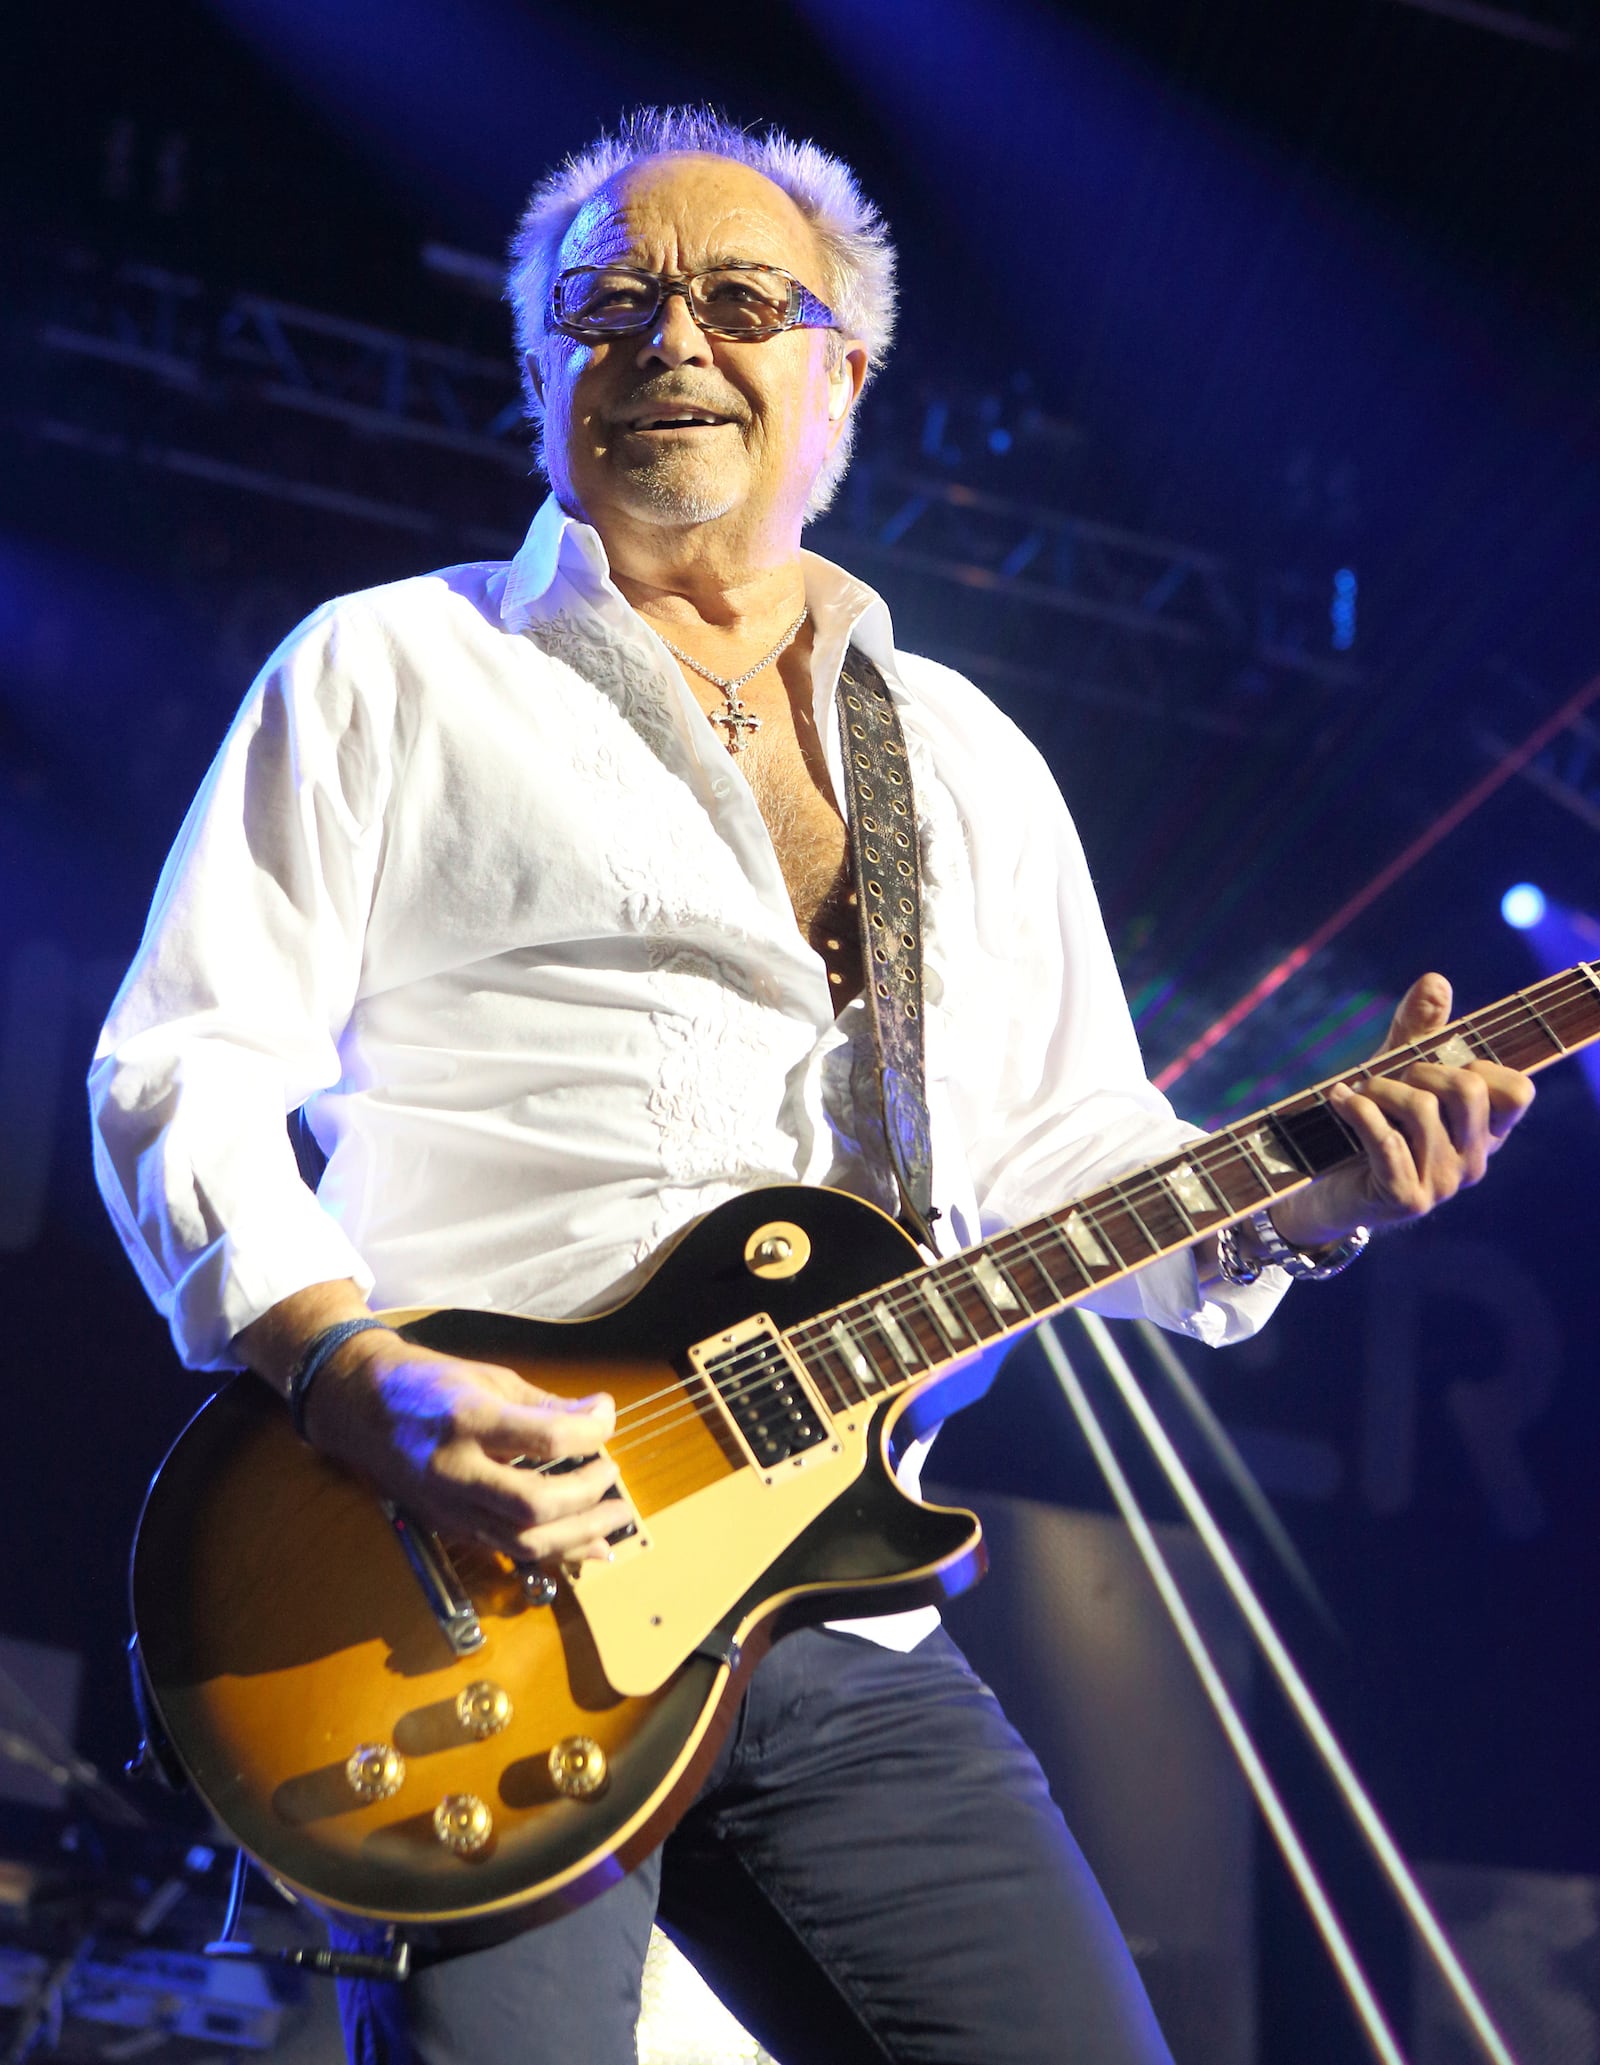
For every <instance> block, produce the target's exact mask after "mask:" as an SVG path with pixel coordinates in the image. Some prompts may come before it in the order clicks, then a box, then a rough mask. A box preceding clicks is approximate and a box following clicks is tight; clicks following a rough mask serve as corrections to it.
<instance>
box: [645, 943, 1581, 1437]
mask: <svg viewBox="0 0 1600 2065" xmlns="http://www.w3.org/2000/svg"><path fill="white" fill-rule="evenodd" d="M1582 987H1583V989H1584V990H1585V992H1587V993H1589V994H1592V993H1593V992H1592V988H1591V986H1589V985H1588V984H1583V985H1582ZM1569 1000H1570V999H1569ZM1543 1001H1545V1002H1546V1003H1549V1004H1551V1005H1552V1007H1554V1008H1559V1007H1558V1006H1557V1005H1556V1000H1555V999H1553V998H1546V999H1544V1000H1543ZM1519 1006H1521V1000H1520V999H1511V1000H1508V1001H1507V1004H1506V1005H1505V1006H1492V1007H1490V1009H1489V1012H1487V1013H1486V1014H1485V1016H1484V1019H1483V1021H1481V1022H1479V1021H1472V1022H1471V1023H1472V1029H1473V1030H1474V1031H1476V1032H1479V1033H1480V1034H1487V1033H1488V1032H1489V1031H1490V1030H1492V1029H1493V1026H1492V1021H1493V1019H1494V1018H1495V1017H1499V1018H1502V1019H1504V1018H1507V1017H1508V1015H1509V1014H1510V1013H1511V1012H1513V1011H1514V1010H1516V1009H1518V1008H1519ZM1524 1015H1526V1012H1525V1009H1524ZM1436 1041H1437V1035H1436V1036H1435V1043H1436ZM1426 1051H1427V1047H1426V1045H1425V1044H1424V1043H1421V1042H1418V1043H1415V1044H1414V1046H1413V1047H1412V1048H1410V1049H1404V1048H1403V1049H1400V1050H1398V1053H1397V1054H1396V1056H1395V1057H1394V1058H1395V1060H1397V1061H1398V1062H1399V1064H1400V1065H1401V1066H1409V1065H1410V1059H1411V1058H1415V1057H1418V1056H1420V1054H1422V1053H1425V1052H1426ZM1550 1058H1551V1059H1554V1058H1555V1057H1554V1056H1552V1057H1550ZM1357 1073H1360V1072H1357ZM1344 1079H1345V1078H1335V1079H1334V1080H1344ZM1302 1094H1304V1093H1302ZM1191 1159H1192V1160H1194V1161H1197V1162H1199V1163H1201V1164H1202V1165H1203V1166H1204V1167H1206V1172H1207V1173H1210V1172H1211V1171H1212V1170H1220V1169H1221V1168H1222V1167H1223V1166H1224V1165H1225V1164H1226V1163H1227V1162H1228V1161H1230V1160H1232V1161H1234V1162H1236V1163H1238V1164H1240V1165H1243V1166H1249V1164H1250V1157H1249V1155H1248V1153H1247V1152H1246V1151H1242V1150H1241V1149H1239V1148H1238V1147H1236V1146H1235V1144H1234V1143H1233V1142H1232V1141H1229V1140H1226V1139H1224V1138H1222V1137H1221V1136H1216V1135H1213V1136H1212V1137H1211V1138H1210V1139H1209V1140H1196V1141H1195V1142H1194V1144H1193V1148H1192V1150H1191ZM1207 1165H1208V1166H1207ZM1258 1180H1259V1179H1258ZM1215 1187H1216V1188H1217V1190H1218V1192H1219V1194H1223V1193H1222V1192H1221V1186H1220V1185H1217V1186H1215ZM1278 1195H1282V1192H1281V1191H1278V1190H1274V1189H1272V1188H1270V1187H1269V1188H1268V1190H1267V1193H1266V1197H1267V1199H1270V1198H1272V1197H1274V1196H1278ZM1156 1197H1160V1198H1161V1199H1162V1200H1163V1202H1165V1203H1167V1204H1168V1205H1169V1206H1170V1203H1171V1193H1170V1185H1169V1184H1168V1183H1167V1181H1166V1180H1165V1179H1164V1178H1161V1179H1158V1180H1156V1181H1154V1182H1151V1183H1149V1184H1146V1185H1145V1186H1144V1187H1143V1188H1136V1189H1133V1190H1131V1191H1124V1192H1123V1193H1122V1196H1121V1197H1120V1198H1116V1199H1113V1201H1112V1203H1113V1207H1115V1206H1116V1205H1117V1204H1122V1205H1124V1206H1125V1207H1131V1208H1132V1209H1133V1210H1135V1211H1137V1207H1138V1205H1139V1204H1141V1203H1149V1202H1150V1201H1151V1200H1152V1199H1153V1198H1156ZM1264 1201H1266V1200H1264ZM1072 1209H1074V1207H1073V1206H1070V1205H1069V1206H1067V1207H1064V1208H1063V1210H1064V1211H1067V1212H1070V1211H1071V1210H1072ZM1077 1209H1082V1204H1081V1203H1080V1205H1079V1206H1078V1207H1077ZM1101 1209H1102V1211H1105V1209H1106V1208H1104V1207H1102V1208H1101ZM1229 1209H1230V1210H1231V1209H1232V1207H1231V1206H1229ZM1186 1216H1187V1215H1186ZM1209 1216H1213V1217H1215V1218H1216V1219H1218V1220H1220V1219H1221V1218H1222V1217H1223V1212H1222V1210H1221V1209H1220V1208H1213V1212H1212V1213H1211V1214H1210V1215H1209ZM1053 1217H1054V1215H1052V1218H1053ZM1190 1224H1191V1227H1192V1230H1193V1233H1194V1237H1195V1238H1197V1239H1199V1238H1203V1237H1204V1234H1205V1232H1206V1231H1207V1230H1208V1229H1207V1228H1206V1227H1205V1226H1204V1225H1198V1224H1195V1223H1194V1222H1193V1220H1192V1219H1191V1221H1190ZM1068 1239H1069V1237H1068V1236H1067V1235H1066V1234H1065V1233H1064V1232H1063V1231H1062V1230H1061V1229H1060V1228H1059V1227H1055V1226H1053V1225H1052V1226H1051V1228H1050V1230H1049V1231H1045V1230H1044V1228H1043V1227H1040V1228H1039V1229H1038V1230H1033V1229H1029V1228H1012V1229H1009V1230H1008V1231H1007V1232H1006V1233H1004V1234H1001V1235H999V1236H997V1237H996V1238H995V1239H994V1240H993V1241H992V1242H990V1243H989V1244H988V1250H989V1252H990V1253H991V1254H993V1255H995V1256H996V1257H997V1258H998V1259H1000V1260H1001V1261H1004V1260H1006V1259H1007V1256H1006V1251H1007V1250H1014V1251H1016V1252H1017V1255H1018V1258H1019V1259H1022V1260H1025V1261H1027V1262H1029V1263H1031V1264H1032V1266H1033V1267H1034V1268H1035V1269H1036V1270H1037V1272H1038V1274H1039V1276H1040V1277H1041V1279H1042V1280H1043V1281H1044V1283H1045V1284H1046V1285H1047V1286H1048V1287H1049V1290H1050V1292H1051V1304H1052V1306H1053V1307H1054V1309H1059V1305H1058V1304H1057V1302H1056V1301H1068V1300H1071V1299H1073V1298H1077V1297H1081V1296H1083V1295H1085V1294H1086V1293H1087V1292H1089V1291H1090V1290H1092V1289H1094V1288H1095V1287H1096V1286H1097V1284H1099V1283H1101V1282H1103V1281H1105V1280H1106V1278H1104V1277H1096V1276H1095V1275H1093V1273H1092V1272H1088V1271H1086V1270H1083V1269H1080V1265H1079V1264H1078V1263H1077V1262H1072V1266H1073V1268H1074V1269H1079V1270H1080V1273H1081V1274H1083V1275H1084V1280H1083V1281H1081V1282H1078V1283H1074V1284H1072V1285H1071V1287H1070V1288H1068V1289H1063V1288H1062V1285H1061V1284H1060V1282H1059V1281H1058V1280H1057V1272H1058V1271H1059V1269H1060V1265H1061V1263H1062V1262H1063V1261H1072V1256H1071V1253H1070V1249H1069V1247H1068V1246H1067V1243H1068ZM1186 1244H1187V1242H1186V1241H1185V1240H1180V1241H1179V1242H1176V1243H1173V1244H1171V1245H1172V1247H1181V1246H1184V1245H1186ZM1113 1245H1114V1246H1115V1245H1116V1243H1113ZM1163 1252H1170V1249H1164V1248H1162V1247H1160V1246H1157V1247H1154V1248H1152V1251H1151V1253H1150V1254H1148V1255H1144V1256H1140V1257H1138V1258H1137V1261H1132V1262H1130V1261H1127V1260H1122V1261H1119V1263H1118V1264H1116V1265H1113V1266H1114V1267H1115V1268H1117V1269H1121V1268H1129V1267H1138V1266H1141V1265H1142V1264H1143V1263H1145V1262H1149V1261H1153V1260H1155V1259H1156V1257H1157V1255H1159V1254H1161V1253H1163ZM1047 1256H1049V1257H1052V1258H1053V1259H1054V1261H1055V1264H1056V1269H1055V1270H1054V1271H1053V1270H1052V1268H1051V1267H1050V1266H1049V1260H1047ZM948 1260H949V1262H950V1263H951V1264H952V1265H954V1271H955V1273H957V1274H959V1273H960V1267H961V1263H962V1261H963V1257H961V1256H953V1257H950V1258H948ZM935 1266H937V1265H935ZM915 1274H916V1284H917V1285H920V1284H921V1282H923V1281H924V1280H925V1276H924V1273H923V1272H921V1271H918V1272H916V1273H915ZM971 1287H972V1286H971V1285H970V1284H969V1285H968V1286H967V1288H969V1289H970V1288H971ZM868 1301H870V1308H869V1310H868V1311H867V1312H866V1313H864V1314H862V1313H859V1312H858V1313H857V1315H856V1316H857V1318H858V1319H861V1318H866V1319H868V1320H870V1319H872V1318H873V1317H875V1309H876V1307H877V1306H878V1305H880V1304H884V1303H887V1304H889V1306H890V1308H891V1316H892V1317H893V1318H895V1319H897V1320H900V1321H904V1320H905V1319H906V1318H907V1317H914V1318H916V1319H918V1320H920V1321H922V1322H923V1323H924V1324H926V1317H925V1314H924V1313H923V1311H922V1309H921V1306H920V1301H919V1297H918V1290H917V1287H916V1285H908V1284H906V1283H905V1281H904V1280H902V1283H901V1284H899V1285H896V1284H895V1283H894V1282H893V1280H891V1282H890V1283H889V1284H886V1285H881V1286H878V1287H876V1288H875V1289H874V1290H871V1291H867V1292H864V1293H861V1294H860V1295H859V1297H858V1298H857V1299H852V1300H848V1301H846V1302H845V1303H844V1304H843V1305H841V1306H839V1307H836V1308H832V1309H831V1311H830V1313H829V1314H828V1315H825V1316H814V1317H813V1318H812V1319H810V1320H806V1321H802V1322H801V1323H800V1325H799V1326H797V1327H795V1328H793V1329H791V1330H789V1333H788V1336H787V1338H788V1339H790V1340H791V1341H794V1342H800V1341H802V1339H803V1341H804V1345H805V1346H806V1347H809V1348H812V1349H814V1350H820V1351H821V1352H822V1353H823V1354H826V1353H828V1352H830V1345H829V1343H828V1340H827V1337H826V1333H825V1332H824V1331H823V1329H824V1327H825V1326H831V1324H832V1322H833V1320H834V1318H835V1317H836V1316H837V1315H839V1314H848V1313H849V1311H850V1308H851V1306H852V1305H857V1306H859V1305H866V1304H868ZM1024 1312H1025V1315H1026V1320H1027V1321H1036V1320H1037V1319H1038V1318H1040V1317H1042V1316H1043V1314H1042V1313H1041V1312H1037V1311H1034V1310H1032V1308H1031V1303H1030V1302H1029V1301H1027V1300H1026V1299H1025V1298H1024ZM961 1316H962V1318H963V1319H964V1320H965V1322H966V1325H967V1329H968V1332H969V1333H971V1334H972V1336H973V1339H972V1343H971V1346H972V1347H973V1348H979V1347H982V1346H984V1345H987V1344H988V1343H990V1342H992V1341H995V1340H998V1339H999V1338H1001V1337H1002V1335H1003V1334H1004V1332H1006V1331H1008V1330H1010V1329H1008V1328H1007V1327H1006V1326H1005V1325H1004V1324H1002V1325H1001V1327H1000V1328H998V1329H997V1330H996V1331H995V1332H993V1333H989V1334H984V1333H980V1332H979V1331H978V1330H977V1328H976V1327H975V1326H974V1325H973V1323H972V1320H971V1317H970V1314H968V1313H966V1312H962V1315H961ZM917 1346H918V1353H919V1355H921V1356H922V1358H923V1360H924V1361H926V1360H927V1359H928V1358H927V1353H926V1350H924V1349H922V1347H921V1345H920V1343H918V1344H917ZM769 1347H770V1343H769V1342H768V1341H767V1339H766V1338H765V1337H763V1339H762V1340H760V1341H758V1342H757V1343H754V1344H752V1348H751V1350H750V1351H748V1355H747V1358H746V1360H745V1362H744V1363H743V1365H742V1366H741V1363H740V1360H739V1358H737V1357H735V1358H733V1359H730V1361H729V1362H728V1363H727V1364H725V1365H724V1366H723V1367H722V1368H721V1369H720V1370H719V1371H718V1372H717V1380H718V1381H717V1389H718V1391H719V1392H720V1393H721V1394H722V1396H723V1397H724V1398H727V1399H730V1400H737V1399H739V1398H741V1397H742V1396H744V1395H745V1392H746V1390H747V1389H748V1388H749V1387H741V1386H740V1385H739V1383H738V1381H737V1380H738V1379H739V1378H740V1377H741V1376H743V1375H744V1374H746V1373H747V1372H750V1373H752V1374H753V1375H754V1376H755V1378H756V1380H757V1381H759V1379H760V1378H761V1377H762V1376H765V1375H766V1374H767V1373H768V1372H767V1369H766V1368H765V1367H763V1368H761V1369H759V1370H757V1369H755V1368H754V1364H753V1363H752V1361H751V1360H750V1359H749V1358H750V1357H755V1358H764V1357H766V1355H767V1352H768V1349H769ZM833 1352H837V1351H833ZM960 1352H961V1353H965V1352H966V1351H965V1350H962V1351H960ZM950 1359H955V1358H951V1357H946V1356H944V1355H943V1354H942V1353H941V1354H940V1355H938V1356H937V1357H936V1358H935V1366H936V1364H937V1362H939V1361H944V1360H950ZM852 1374H853V1375H858V1374H859V1373H858V1372H855V1371H853V1370H852ZM912 1374H913V1375H918V1374H926V1372H925V1371H923V1372H914V1373H912ZM830 1381H834V1380H830ZM886 1388H887V1389H893V1388H895V1383H894V1380H893V1379H889V1380H886ZM679 1395H680V1394H679V1393H678V1392H677V1391H662V1392H659V1393H653V1394H650V1395H648V1396H647V1397H646V1398H644V1399H640V1400H637V1401H635V1402H634V1404H633V1405H632V1406H631V1407H628V1408H626V1409H625V1411H624V1413H623V1414H620V1415H619V1416H618V1426H619V1429H620V1428H621V1425H622V1421H623V1420H624V1419H625V1418H627V1417H628V1416H629V1415H631V1414H637V1413H638V1412H640V1411H642V1410H644V1409H645V1408H647V1407H653V1406H655V1405H656V1404H657V1402H658V1401H670V1403H671V1404H676V1403H677V1402H678V1400H679ZM651 1424H652V1422H651V1421H646V1422H644V1423H636V1424H632V1425H630V1427H629V1429H628V1432H629V1434H630V1435H636V1434H639V1433H642V1432H643V1431H644V1428H645V1427H646V1426H648V1425H651Z"/></svg>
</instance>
